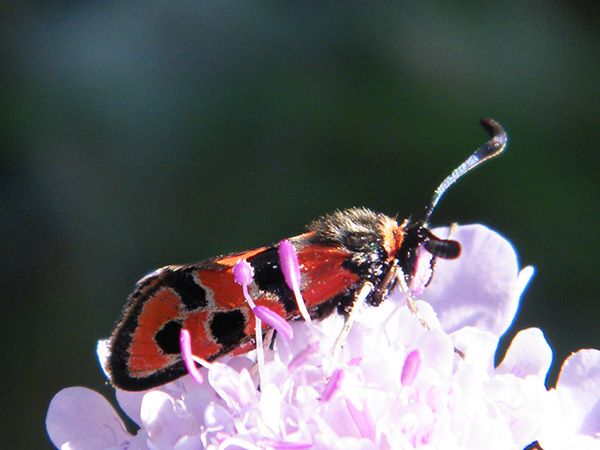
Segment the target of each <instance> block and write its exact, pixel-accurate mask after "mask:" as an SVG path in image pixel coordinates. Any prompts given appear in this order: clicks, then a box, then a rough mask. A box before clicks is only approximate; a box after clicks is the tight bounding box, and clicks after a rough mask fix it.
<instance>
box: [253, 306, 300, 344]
mask: <svg viewBox="0 0 600 450" xmlns="http://www.w3.org/2000/svg"><path fill="white" fill-rule="evenodd" d="M252 311H253V312H254V314H255V315H256V317H258V318H259V319H260V320H262V321H263V322H265V323H266V324H268V325H269V326H270V327H272V328H274V329H276V330H277V332H278V333H279V334H281V335H282V336H283V337H285V338H286V339H292V338H293V337H294V330H292V326H291V325H290V324H289V323H288V321H287V320H285V319H284V318H283V317H281V316H280V315H279V314H277V313H276V312H275V311H273V310H272V309H269V308H267V307H266V306H262V305H258V306H255V307H254V308H253V309H252Z"/></svg>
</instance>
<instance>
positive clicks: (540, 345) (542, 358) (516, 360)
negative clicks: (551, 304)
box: [496, 328, 552, 382]
mask: <svg viewBox="0 0 600 450" xmlns="http://www.w3.org/2000/svg"><path fill="white" fill-rule="evenodd" d="M550 364H552V349H551V348H550V346H549V345H548V342H547V341H546V338H544V333H542V330H540V329H539V328H528V329H526V330H521V331H519V332H518V333H517V334H516V336H515V337H514V338H513V340H512V342H511V344H510V347H508V350H507V352H506V356H505V357H504V359H503V360H502V362H501V363H500V365H499V366H498V367H497V368H496V372H497V373H511V374H513V375H515V376H517V377H519V378H525V377H527V376H535V377H539V378H541V379H542V382H543V380H544V379H545V378H546V374H547V373H548V369H550Z"/></svg>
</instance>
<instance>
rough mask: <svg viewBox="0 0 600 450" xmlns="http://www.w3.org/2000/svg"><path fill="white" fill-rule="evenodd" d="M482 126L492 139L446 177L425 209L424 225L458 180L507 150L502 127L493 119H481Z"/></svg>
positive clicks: (505, 137)
mask: <svg viewBox="0 0 600 450" xmlns="http://www.w3.org/2000/svg"><path fill="white" fill-rule="evenodd" d="M481 126H482V127H483V128H485V129H486V131H487V132H488V133H489V134H490V137H491V139H490V140H489V141H487V142H486V143H485V144H483V145H482V146H481V147H479V148H478V149H477V150H475V152H473V154H472V155H471V156H469V157H468V158H467V159H466V161H465V162H463V163H462V164H461V165H460V166H458V167H457V168H456V169H454V170H453V171H452V173H451V174H450V175H448V176H447V177H446V179H445V180H444V181H442V182H441V184H440V185H439V186H438V187H437V189H436V190H435V192H434V193H433V197H432V198H431V202H430V203H429V206H428V207H427V208H425V219H424V221H423V223H424V224H425V225H427V224H428V223H429V219H430V218H431V214H432V213H433V211H434V209H435V207H436V205H437V204H438V202H439V201H440V199H441V198H442V195H444V193H445V192H446V191H447V190H448V188H449V187H450V186H452V185H453V184H454V183H455V182H456V180H458V179H459V178H460V177H462V176H463V175H464V174H465V173H467V172H468V171H469V170H471V169H473V168H475V167H477V166H478V165H479V164H481V163H482V162H484V161H487V160H488V159H492V158H494V157H496V156H498V155H499V154H500V153H502V151H503V150H504V149H505V148H506V143H507V141H508V138H507V136H506V132H505V131H504V128H502V125H500V124H499V123H498V122H496V121H495V120H493V119H481Z"/></svg>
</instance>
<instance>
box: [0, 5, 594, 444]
mask: <svg viewBox="0 0 600 450" xmlns="http://www.w3.org/2000/svg"><path fill="white" fill-rule="evenodd" d="M17 4H18V6H11V7H9V6H7V5H6V4H4V5H3V6H2V7H1V8H2V9H1V10H0V30H1V31H0V35H1V36H2V37H1V39H0V104H1V106H2V107H1V109H0V111H1V112H2V120H1V121H0V133H1V137H2V145H1V149H0V150H1V153H0V155H1V166H0V170H1V178H0V181H1V185H0V198H1V202H2V203H1V208H2V213H1V217H2V222H1V223H2V235H3V239H2V249H3V251H2V255H3V257H2V262H1V264H2V266H1V272H2V293H3V294H2V302H3V303H2V311H3V313H2V315H1V317H2V319H1V320H2V327H1V335H0V337H1V339H2V341H1V342H2V343H3V346H2V348H3V358H2V360H3V364H2V368H3V375H4V377H3V380H4V382H3V383H2V390H3V392H2V399H3V410H4V414H6V415H9V417H7V418H4V419H3V420H2V421H1V422H0V423H1V424H2V425H1V426H2V427H3V428H4V429H3V430H2V437H3V439H2V445H3V446H5V445H6V448H16V447H20V448H45V447H47V446H48V445H49V444H48V442H47V440H46V437H45V430H44V416H45V413H46V408H47V405H48V402H49V401H50V399H51V397H52V395H53V394H54V393H55V392H56V391H58V390H59V389H60V388H62V387H65V386H70V385H85V386H89V387H92V388H94V389H97V390H100V391H101V392H103V393H108V392H109V389H108V387H107V386H106V385H105V382H104V378H103V376H102V374H101V372H100V370H99V368H98V365H97V362H96V357H95V352H94V350H95V345H96V340H97V339H98V338H102V337H106V336H107V335H108V334H109V332H110V330H111V328H112V326H113V323H114V321H115V319H116V318H117V317H118V315H119V312H120V310H121V306H122V304H123V302H124V300H125V298H126V297H127V295H128V294H129V292H130V290H131V288H132V287H133V284H134V282H135V281H136V280H137V279H138V278H139V277H141V276H142V275H143V274H144V273H146V272H148V271H149V270H151V269H153V268H156V267H159V266H162V265H165V264H168V263H177V262H191V261H198V260H202V259H205V258H208V257H210V256H214V255H217V254H220V253H225V252H229V251H233V250H240V249H245V248H252V247H254V246H258V245H259V244H264V243H268V242H271V241H275V240H278V239H280V238H282V237H284V236H289V235H294V234H296V233H299V232H301V231H302V227H303V225H304V224H305V223H307V222H308V221H309V220H311V219H312V218H314V217H315V216H318V215H320V214H323V213H326V212H328V211H331V210H332V209H335V208H343V207H349V206H353V205H364V206H369V207H371V208H373V209H377V210H381V211H383V212H386V213H389V214H395V213H399V214H400V216H402V217H404V216H407V215H409V214H411V213H414V212H417V213H420V212H421V211H422V208H423V206H424V205H425V203H426V202H427V200H428V199H429V197H430V195H431V192H432V190H433V189H434V188H435V186H436V185H437V183H438V182H439V181H441V179H442V178H443V177H444V176H445V175H447V174H448V173H449V172H450V170H452V169H453V168H454V167H455V166H456V165H457V164H458V163H459V162H461V161H462V160H463V159H464V158H465V157H466V156H467V154H468V153H470V152H471V151H472V150H473V149H474V148H475V147H476V146H478V145H479V144H481V143H483V142H484V141H485V140H486V135H485V134H484V132H483V131H482V130H481V129H480V128H479V125H478V120H479V118H480V117H482V116H490V117H494V118H496V119H497V120H499V121H500V122H501V123H502V124H503V125H504V126H505V127H506V128H507V130H508V131H509V134H510V138H511V144H510V148H509V151H508V153H507V154H506V155H504V156H503V157H502V158H500V159H499V160H497V161H494V162H493V163H490V164H488V165H486V166H485V167H483V168H481V169H478V170H477V171H475V172H474V173H472V174H470V175H469V176H468V177H466V178H465V179H464V180H463V181H462V182H461V183H460V184H459V185H457V186H456V187H455V188H453V189H452V190H451V192H449V194H448V195H447V196H446V198H445V200H444V201H443V202H442V204H441V205H440V207H439V209H438V212H437V215H436V216H435V219H434V222H435V223H436V224H443V223H449V222H452V221H458V222H461V223H471V222H481V223H485V224H487V225H489V226H491V227H493V228H495V229H497V230H498V231H500V232H501V233H503V234H504V235H506V236H507V237H509V238H510V239H511V240H512V241H513V242H514V244H515V246H516V248H517V249H518V251H519V255H520V260H521V263H522V264H533V265H535V266H536V267H537V275H536V277H535V279H534V281H533V284H532V285H531V287H530V289H529V290H528V292H527V295H526V296H525V299H524V303H523V306H522V309H521V313H520V316H519V320H518V322H517V328H523V327H528V326H538V327H541V328H542V329H543V330H544V332H545V333H546V337H547V338H548V340H549V342H550V344H551V345H552V347H553V349H554V351H555V358H556V361H555V365H557V367H559V366H560V362H561V361H562V359H563V358H564V357H565V356H566V355H567V354H568V353H570V352H571V351H574V350H576V349H578V348H580V347H592V346H593V347H600V336H599V333H598V329H599V327H598V322H599V317H600V314H599V313H598V306H597V305H598V299H597V294H598V292H599V281H598V280H599V278H600V277H599V276H598V275H597V272H598V270H599V269H600V261H599V260H598V252H599V250H600V245H599V239H598V231H599V228H600V217H599V208H598V195H599V194H600V190H599V167H600V160H599V157H598V154H599V149H598V147H599V145H600V131H599V126H600V64H599V63H598V48H600V42H599V39H598V38H599V34H600V27H599V26H598V25H599V21H598V20H597V17H598V15H597V12H598V10H597V9H596V10H595V11H594V10H590V8H592V3H590V4H586V3H585V2H562V3H560V2H529V3H526V2H509V3H506V2H501V4H500V3H497V2H496V3H494V2H486V4H485V5H481V6H479V7H473V6H472V5H471V4H470V3H468V2H464V3H454V4H452V5H450V4H449V3H447V2H443V1H442V2H434V3H428V4H425V3H418V4H400V3H398V4H396V5H395V6H390V5H387V6H381V5H379V6H377V5H374V4H369V5H367V4H363V5H361V6H359V5H357V4H354V5H342V4H341V3H334V4H329V3H319V4H316V3H314V4H310V5H309V4H305V3H295V4H278V3H266V2H265V3H263V2H254V3H249V2H244V3H242V2H192V1H187V2H177V4H172V3H171V2H147V1H146V2H141V1H123V2H85V3H82V4H78V3H77V2H62V3H52V6H48V5H47V4H46V2H39V3H38V2H18V3H17ZM596 8H597V7H596ZM555 373H556V368H555ZM550 381H552V379H551V380H550ZM17 444H19V445H17Z"/></svg>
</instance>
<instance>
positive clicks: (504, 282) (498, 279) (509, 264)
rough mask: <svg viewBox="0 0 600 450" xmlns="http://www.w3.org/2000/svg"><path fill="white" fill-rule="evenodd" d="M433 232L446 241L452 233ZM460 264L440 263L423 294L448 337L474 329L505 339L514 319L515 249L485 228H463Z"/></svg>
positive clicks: (459, 235) (460, 230)
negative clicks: (462, 329)
mask: <svg viewBox="0 0 600 450" xmlns="http://www.w3.org/2000/svg"><path fill="white" fill-rule="evenodd" d="M434 233H435V234H436V235H438V236H440V237H446V236H447V231H444V230H443V229H436V230H434ZM451 238H452V239H455V240H457V241H459V242H460V244H461V246H462V253H461V255H460V257H459V258H458V259H456V260H444V259H441V258H438V260H437V264H436V266H435V273H434V275H433V279H432V282H431V285H430V286H429V287H428V288H427V289H426V290H425V292H424V293H423V295H422V298H423V300H425V301H427V302H429V303H431V304H432V305H433V307H434V309H435V311H436V312H437V314H438V317H439V318H440V322H441V323H442V326H443V327H444V329H445V330H446V331H447V332H449V333H450V332H453V331H455V330H458V329H460V328H463V327H465V326H473V327H476V328H479V329H482V330H486V331H490V332H491V333H493V334H495V335H496V336H498V337H499V336H500V335H502V333H503V332H504V331H505V330H506V328H507V327H508V326H509V325H510V323H511V322H512V320H513V315H514V312H515V308H514V304H513V294H514V291H515V286H516V284H517V275H518V264H517V255H516V253H515V250H514V249H513V247H512V245H511V244H510V243H509V242H508V241H507V240H506V239H504V238H503V237H502V236H500V235H499V234H498V233H496V232H494V231H492V230H490V229H488V228H486V227H484V226H483V225H465V226H461V227H458V229H457V230H456V232H455V233H454V234H453V235H452V236H451Z"/></svg>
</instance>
